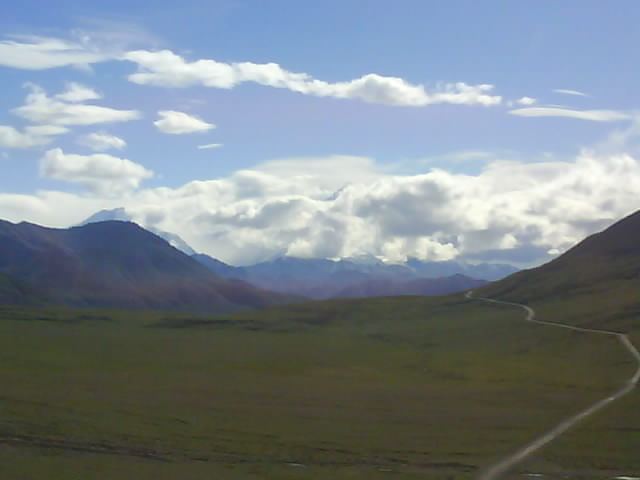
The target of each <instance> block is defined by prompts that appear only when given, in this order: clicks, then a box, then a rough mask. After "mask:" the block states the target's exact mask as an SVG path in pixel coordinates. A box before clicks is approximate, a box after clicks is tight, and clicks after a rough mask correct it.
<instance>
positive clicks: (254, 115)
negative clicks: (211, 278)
mask: <svg viewBox="0 0 640 480" xmlns="http://www.w3.org/2000/svg"><path fill="white" fill-rule="evenodd" d="M639 15H640V4H639V3H637V2H632V1H622V0H618V1H615V2H609V3H607V4H605V3H603V2H601V1H596V0H579V1H574V0H567V1H564V2H534V1H528V0H525V1H521V2H512V1H508V0H503V1H483V0H468V1H456V2H440V1H426V0H420V1H418V0H416V1H413V0H397V1H395V2H388V1H379V0H366V1H365V0H341V1H333V0H325V1H323V2H296V1H293V0H270V1H268V2H266V1H262V0H219V1H217V0H206V1H204V0H183V1H182V2H178V3H176V2H169V1H166V0H156V1H154V2H148V1H145V2H142V1H139V0H128V1H120V0H112V1H109V2H86V1H83V2H80V1H76V0H58V1H56V2H50V1H49V0H24V1H21V2H9V3H8V4H6V5H4V6H3V7H2V15H0V88H1V89H2V92H3V94H2V95H0V172H1V173H0V218H1V219H5V220H8V221H11V222H20V221H28V222H32V223H37V224H41V225H45V226H50V227H69V226H72V225H75V224H78V223H79V222H81V221H83V220H84V219H85V218H87V217H89V216H90V215H92V214H94V213H95V212H97V211H99V210H102V209H112V208H119V207H123V208H125V209H126V212H127V214H128V215H129V216H130V217H131V218H132V220H134V221H136V222H138V223H140V224H141V225H143V226H146V227H153V228H156V229H159V230H164V231H168V232H173V233H176V234H178V235H180V236H181V237H182V238H184V240H186V241H187V242H188V243H189V244H190V245H191V246H192V247H193V248H194V249H195V250H197V251H200V252H203V253H207V254H209V255H212V256H214V257H216V258H219V259H221V260H223V261H225V262H228V263H231V264H234V265H247V264H252V263H256V262H259V261H264V260H269V259H272V258H275V257H277V256H281V255H290V256H296V257H304V258H344V257H353V256H359V255H373V256H375V257H377V258H379V259H382V260H384V261H387V262H392V263H393V262H402V261H405V260H406V259H407V258H409V257H415V258H419V259H422V260H434V261H444V260H460V261H468V262H481V261H491V262H506V263H512V264H514V265H517V266H532V265H536V264H539V263H541V262H543V261H546V260H548V259H550V258H553V256H555V255H558V254H559V253H561V252H563V251H565V250H566V249H567V248H569V247H571V246H572V245H573V244H575V243H576V242H577V241H579V240H581V239H582V238H584V237H585V236H586V235H589V234H591V233H593V232H595V231H598V230H600V229H602V228H603V227H605V226H607V225H609V224H610V223H612V222H613V221H615V220H617V219H619V218H621V217H623V216H624V215H627V214H629V213H632V212H633V211H635V210H636V209H638V207H639V206H640V201H638V199H639V198H640V195H639V194H640V152H639V150H638V136H639V134H640V115H639V114H638V109H639V107H640V105H639V102H640V101H639V97H638V94H637V89H638V85H637V80H638V78H639V77H640V75H639V74H640V62H639V61H638V60H640V59H639V58H638V53H637V47H636V46H637V45H638V44H640V30H639V29H638V28H637V19H638V18H639Z"/></svg>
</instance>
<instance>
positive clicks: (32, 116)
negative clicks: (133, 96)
mask: <svg viewBox="0 0 640 480" xmlns="http://www.w3.org/2000/svg"><path fill="white" fill-rule="evenodd" d="M27 86H28V87H29V88H31V93H29V95H27V98H26V102H25V105H23V106H21V107H18V108H14V109H13V110H12V112H13V113H15V114H16V115H18V116H20V117H22V118H25V119H27V120H29V121H31V122H34V123H41V124H47V125H57V126H60V125H62V126H64V125H94V124H97V123H112V122H126V121H129V120H135V119H137V118H140V112H138V111H136V110H116V109H114V108H109V107H100V106H98V105H87V104H84V103H68V102H65V101H63V100H62V99H61V98H60V97H49V96H48V95H47V93H46V92H45V91H44V90H43V89H42V88H40V87H39V86H37V85H33V84H28V85H27ZM70 92H71V91H70V90H67V92H66V93H67V94H69V93H70ZM62 95H65V94H62ZM85 95H86V94H85Z"/></svg>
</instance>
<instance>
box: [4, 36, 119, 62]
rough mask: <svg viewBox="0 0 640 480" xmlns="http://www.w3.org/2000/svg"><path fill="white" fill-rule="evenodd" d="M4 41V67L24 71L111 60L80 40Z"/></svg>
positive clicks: (24, 38) (16, 38) (30, 38)
mask: <svg viewBox="0 0 640 480" xmlns="http://www.w3.org/2000/svg"><path fill="white" fill-rule="evenodd" d="M9 38H11V40H3V41H0V65H1V66H5V67H11V68H18V69H24V70H45V69H49V68H58V67H68V66H87V65H90V64H92V63H97V62H102V61H104V60H107V59H108V58H109V56H108V55H106V54H105V53H103V52H99V51H96V50H93V49H91V48H90V47H89V46H88V45H85V44H82V43H81V42H77V41H70V40H61V39H58V38H49V37H38V36H28V35H14V36H10V37H9Z"/></svg>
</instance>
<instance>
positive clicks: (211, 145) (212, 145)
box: [198, 143, 222, 150]
mask: <svg viewBox="0 0 640 480" xmlns="http://www.w3.org/2000/svg"><path fill="white" fill-rule="evenodd" d="M220 147H222V143H207V144H206V145H198V150H209V149H212V148H220Z"/></svg>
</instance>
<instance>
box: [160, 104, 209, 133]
mask: <svg viewBox="0 0 640 480" xmlns="http://www.w3.org/2000/svg"><path fill="white" fill-rule="evenodd" d="M158 115H159V116H160V119H159V120H156V121H155V122H153V124H154V125H155V126H156V127H157V129H158V130H160V131H161V132H162V133H169V134H172V135H183V134H185V133H197V132H207V131H209V130H212V129H214V128H216V126H215V125H214V124H212V123H207V122H205V121H204V120H201V119H200V118H198V117H195V116H193V115H188V114H186V113H184V112H176V111H175V110H161V111H159V112H158Z"/></svg>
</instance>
